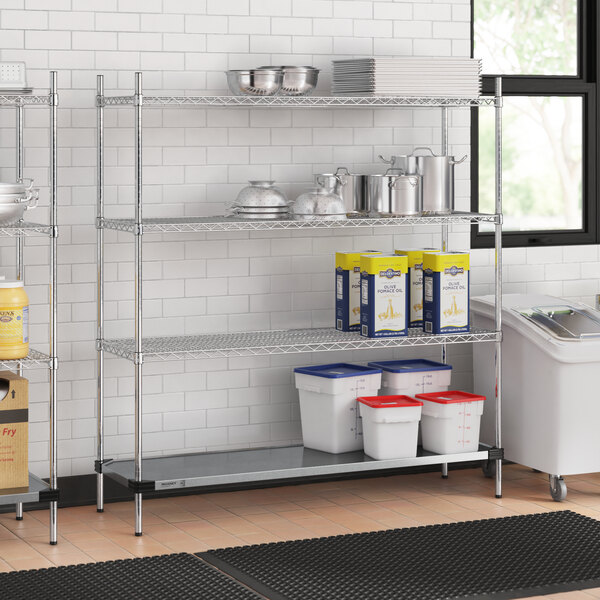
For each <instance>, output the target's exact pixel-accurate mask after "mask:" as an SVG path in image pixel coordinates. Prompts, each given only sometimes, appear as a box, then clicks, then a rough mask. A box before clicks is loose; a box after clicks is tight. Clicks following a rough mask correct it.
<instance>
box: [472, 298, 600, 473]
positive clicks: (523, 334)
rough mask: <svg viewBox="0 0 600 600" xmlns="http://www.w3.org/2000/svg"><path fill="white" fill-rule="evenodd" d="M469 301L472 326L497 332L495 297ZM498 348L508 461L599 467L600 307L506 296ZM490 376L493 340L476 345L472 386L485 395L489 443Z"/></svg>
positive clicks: (556, 468)
mask: <svg viewBox="0 0 600 600" xmlns="http://www.w3.org/2000/svg"><path fill="white" fill-rule="evenodd" d="M473 300H474V304H473V306H472V310H473V323H474V325H476V326H477V327H485V328H489V329H494V297H493V296H482V297H479V298H474V299H473ZM502 350H503V352H502V447H503V448H504V452H505V458H506V459H507V460H511V461H514V462H517V463H518V464H520V465H525V466H527V467H530V468H532V469H537V470H538V471H542V472H544V473H550V474H551V475H577V474H581V473H596V472H598V471H600V436H599V435H598V423H600V402H598V376H599V373H600V312H598V311H596V310H593V309H592V308H590V307H589V306H586V305H584V304H581V303H579V302H573V301H571V300H566V299H564V298H556V297H554V296H545V295H540V294H504V295H503V296H502ZM494 374H495V364H494V345H493V344H478V348H477V352H473V377H474V389H475V391H476V392H478V393H480V394H485V395H486V397H487V398H488V401H487V402H486V403H485V404H486V406H485V410H484V414H483V418H482V422H481V427H482V432H481V440H482V442H484V443H489V444H491V445H494V443H495V429H494V423H495V409H496V403H495V389H494V381H495V377H494ZM486 377H491V379H490V380H489V381H486Z"/></svg>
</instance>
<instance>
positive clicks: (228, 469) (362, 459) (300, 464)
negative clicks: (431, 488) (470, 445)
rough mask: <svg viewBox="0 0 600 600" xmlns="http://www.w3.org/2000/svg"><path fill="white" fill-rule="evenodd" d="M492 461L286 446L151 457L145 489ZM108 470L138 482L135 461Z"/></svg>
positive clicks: (477, 455) (480, 456) (467, 455)
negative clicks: (392, 456) (393, 456)
mask: <svg viewBox="0 0 600 600" xmlns="http://www.w3.org/2000/svg"><path fill="white" fill-rule="evenodd" d="M487 458H488V450H487V448H486V447H484V446H480V448H479V450H478V451H475V452H464V453H460V454H445V455H441V454H433V453H431V452H427V451H424V450H422V449H421V448H419V451H418V453H417V456H416V457H414V458H399V459H391V460H375V459H373V458H371V457H369V456H367V455H366V454H364V452H362V451H358V452H346V453H344V454H329V453H328V452H320V451H318V450H310V449H308V448H305V447H304V446H285V447H280V448H260V449H257V450H235V451H231V452H209V453H203V454H185V455H178V456H164V457H163V456H161V457H156V458H146V459H144V461H143V465H142V478H143V481H144V483H145V485H144V489H148V490H167V489H178V488H190V487H206V486H213V485H224V484H235V483H249V482H258V481H274V480H278V479H293V478H297V477H311V476H318V475H335V474H340V473H359V472H367V471H380V470H384V469H397V468H402V467H416V466H426V465H436V464H443V463H458V462H470V461H477V460H486V459H487ZM103 471H104V473H106V475H108V476H110V477H111V478H114V479H116V480H117V481H119V482H120V483H122V484H123V485H125V486H127V485H128V484H129V481H130V480H132V479H133V474H134V461H133V460H123V461H114V462H111V463H109V464H105V465H104V468H103Z"/></svg>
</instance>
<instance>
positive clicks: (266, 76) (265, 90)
mask: <svg viewBox="0 0 600 600" xmlns="http://www.w3.org/2000/svg"><path fill="white" fill-rule="evenodd" d="M226 74H227V85H229V89H230V90H231V91H232V92H233V94H235V95H236V96H273V95H274V94H276V93H277V92H278V91H279V90H280V89H281V84H282V82H283V73H282V71H279V70H274V69H250V70H247V71H243V70H239V71H238V70H232V71H226Z"/></svg>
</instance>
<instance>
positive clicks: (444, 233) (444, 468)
mask: <svg viewBox="0 0 600 600" xmlns="http://www.w3.org/2000/svg"><path fill="white" fill-rule="evenodd" d="M447 154H448V107H447V106H443V107H442V155H447ZM448 237H449V228H448V224H447V223H444V224H442V252H448ZM441 354H442V356H441V359H442V362H443V363H444V364H448V349H447V346H446V344H445V343H444V344H442V347H441ZM442 478H443V479H447V478H448V463H443V464H442Z"/></svg>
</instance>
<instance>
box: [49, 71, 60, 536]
mask: <svg viewBox="0 0 600 600" xmlns="http://www.w3.org/2000/svg"><path fill="white" fill-rule="evenodd" d="M57 108H58V93H57V73H56V71H50V139H51V150H50V227H51V230H52V234H51V238H50V357H51V367H50V488H51V489H53V490H56V489H57V487H58V486H57V473H56V468H57V460H56V446H57V435H56V432H57V427H56V404H57V393H58V382H57V375H58V373H57V368H58V360H57V357H58V345H57V340H56V324H57V320H58V302H57V290H56V284H57V281H58V277H57V250H58V236H57V232H58V228H57V226H58V210H57V202H58V187H57V180H56V177H57V168H58V146H57V120H56V118H57ZM57 521H58V502H57V501H56V500H52V501H51V502H50V543H51V544H53V545H54V544H56V543H57V542H58V539H57V524H58V523H57Z"/></svg>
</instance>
